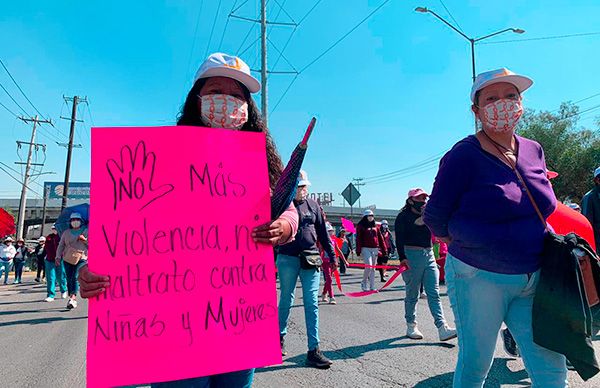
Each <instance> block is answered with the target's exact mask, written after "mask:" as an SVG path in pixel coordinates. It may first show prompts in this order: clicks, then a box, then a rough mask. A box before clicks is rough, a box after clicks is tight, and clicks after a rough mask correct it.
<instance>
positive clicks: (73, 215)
mask: <svg viewBox="0 0 600 388" xmlns="http://www.w3.org/2000/svg"><path fill="white" fill-rule="evenodd" d="M69 219H71V220H83V218H82V217H81V214H79V213H75V212H74V213H71V217H69Z"/></svg>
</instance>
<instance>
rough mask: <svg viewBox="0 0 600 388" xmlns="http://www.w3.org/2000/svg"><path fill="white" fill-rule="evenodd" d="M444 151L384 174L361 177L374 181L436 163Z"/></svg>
mask: <svg viewBox="0 0 600 388" xmlns="http://www.w3.org/2000/svg"><path fill="white" fill-rule="evenodd" d="M445 153H446V151H442V152H439V153H437V154H435V155H432V156H430V157H428V158H426V159H423V160H421V161H420V162H417V163H415V164H412V165H410V166H408V167H404V168H401V169H399V170H395V171H391V172H388V173H385V174H380V175H374V176H370V177H366V178H363V179H364V180H365V181H376V180H379V179H387V178H390V177H392V176H395V175H399V174H402V173H405V172H407V171H410V170H412V169H415V168H419V167H422V166H424V165H427V164H432V163H437V162H438V160H440V158H441V157H442V155H444V154H445Z"/></svg>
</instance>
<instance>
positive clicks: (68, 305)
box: [67, 299, 74, 310]
mask: <svg viewBox="0 0 600 388" xmlns="http://www.w3.org/2000/svg"><path fill="white" fill-rule="evenodd" d="M72 308H74V307H73V299H69V301H68V302H67V309H68V310H71V309H72Z"/></svg>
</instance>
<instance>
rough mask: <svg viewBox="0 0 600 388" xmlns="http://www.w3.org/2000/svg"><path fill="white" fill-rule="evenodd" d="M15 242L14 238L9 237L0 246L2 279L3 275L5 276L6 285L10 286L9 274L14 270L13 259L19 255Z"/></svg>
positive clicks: (0, 273) (0, 275)
mask: <svg viewBox="0 0 600 388" xmlns="http://www.w3.org/2000/svg"><path fill="white" fill-rule="evenodd" d="M13 242H14V240H13V238H12V237H10V236H8V237H7V238H5V239H4V242H3V243H2V244H0V279H1V278H2V274H4V284H8V273H9V272H10V270H11V269H12V264H13V259H14V258H15V255H16V254H17V250H16V249H15V247H14V246H13Z"/></svg>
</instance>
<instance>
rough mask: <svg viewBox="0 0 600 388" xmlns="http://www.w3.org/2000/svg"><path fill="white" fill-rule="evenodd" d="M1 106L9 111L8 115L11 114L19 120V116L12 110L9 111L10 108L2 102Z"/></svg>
mask: <svg viewBox="0 0 600 388" xmlns="http://www.w3.org/2000/svg"><path fill="white" fill-rule="evenodd" d="M0 106H1V107H3V108H4V109H6V110H7V111H8V113H10V114H11V115H13V116H15V117H16V118H19V115H17V114H16V113H15V112H13V111H12V110H10V109H8V107H7V106H6V105H4V104H3V103H1V102H0Z"/></svg>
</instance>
